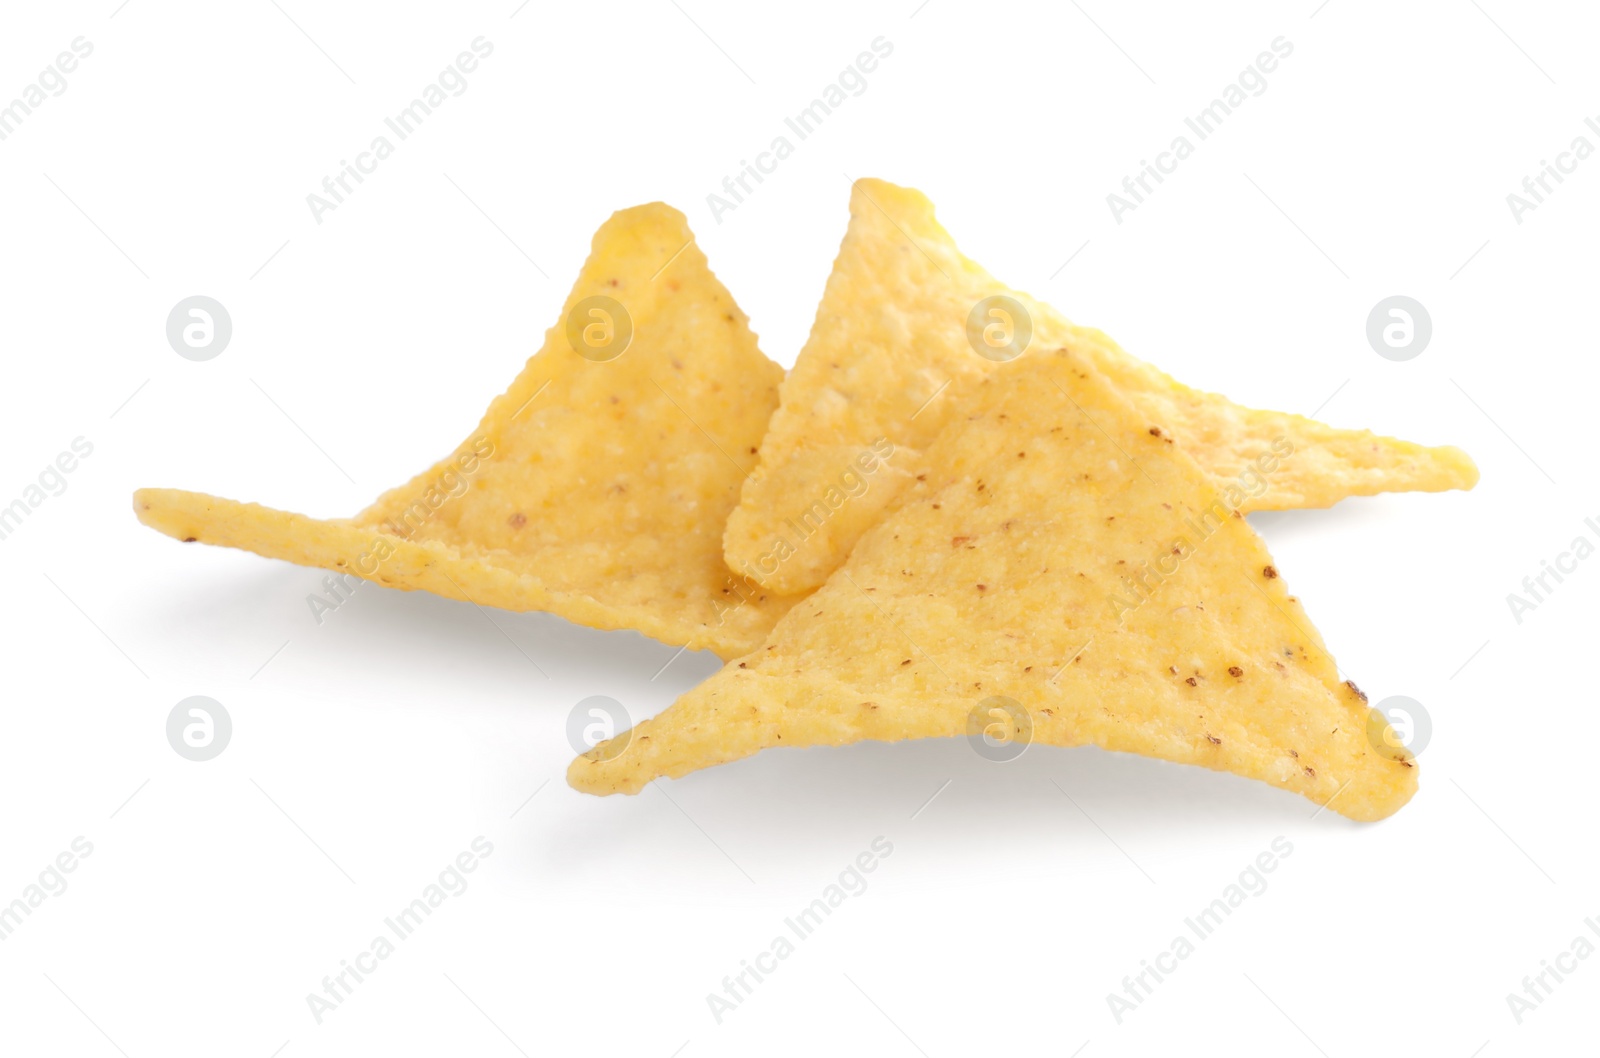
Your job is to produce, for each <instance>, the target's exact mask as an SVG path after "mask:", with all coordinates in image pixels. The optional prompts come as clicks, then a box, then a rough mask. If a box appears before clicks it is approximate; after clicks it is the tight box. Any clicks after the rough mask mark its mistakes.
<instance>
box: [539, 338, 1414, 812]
mask: <svg viewBox="0 0 1600 1058" xmlns="http://www.w3.org/2000/svg"><path fill="white" fill-rule="evenodd" d="M958 414H959V416H960V420H959V421H957V422H955V423H953V424H952V425H951V427H950V428H949V429H948V430H947V431H946V432H945V433H944V434H942V435H941V436H940V437H939V438H938V439H937V440H936V441H935V442H934V443H933V445H932V446H931V448H930V449H929V451H928V453H927V458H926V460H925V466H926V468H927V469H926V471H925V475H926V480H925V481H922V482H919V483H918V484H917V486H916V487H915V488H914V489H912V490H911V492H910V494H909V495H908V496H907V498H906V502H905V503H904V504H903V505H902V506H901V507H900V509H899V510H897V511H896V512H895V513H893V514H891V515H889V516H888V517H887V518H886V519H885V520H884V521H883V522H881V523H880V524H879V525H877V526H875V527H874V528H872V529H871V530H869V531H868V532H867V534H866V535H865V536H863V537H862V539H861V542H860V543H859V544H858V545H857V547H856V549H855V551H854V552H853V553H852V554H851V556H850V558H849V560H848V561H847V562H846V563H845V564H844V565H843V566H842V567H840V569H839V570H838V571H836V572H835V573H834V575H833V576H832V577H831V578H829V580H828V582H827V584H826V585H824V586H823V587H822V589H821V590H819V591H818V592H817V593H816V594H814V595H812V596H811V597H810V598H809V599H807V600H806V601H805V602H804V603H803V604H802V605H800V606H798V607H796V608H795V609H794V610H793V611H792V612H790V613H789V614H788V615H787V616H786V617H784V618H783V620H781V621H780V622H779V623H778V625H777V627H776V628H775V629H774V630H773V632H772V634H771V636H769V637H768V639H767V642H766V644H765V645H764V646H763V647H762V648H761V649H758V650H756V651H753V652H752V653H751V654H749V655H748V656H746V657H745V658H743V659H740V660H738V661H737V662H732V663H730V664H729V665H728V666H727V667H726V668H724V669H723V670H722V671H721V672H719V673H718V674H717V675H715V676H713V677H712V678H711V679H709V680H708V681H706V682H705V683H703V684H701V685H700V686H699V687H696V688H695V689H694V690H692V691H690V692H688V693H687V694H685V695H684V696H683V697H681V698H679V699H678V701H677V702H676V703H674V704H673V705H672V706H670V707H669V708H668V709H667V710H666V711H665V712H663V713H662V714H660V715H659V716H657V717H655V718H654V719H652V720H647V721H645V722H644V723H641V724H639V725H638V726H637V727H635V728H634V729H633V730H632V731H631V732H627V733H625V734H623V735H619V736H618V737H617V738H616V739H613V740H611V741H610V742H606V743H602V744H601V745H599V746H597V747H596V748H595V749H594V750H592V751H590V752H589V753H588V754H585V755H584V756H581V757H579V758H578V759H576V760H575V761H574V762H573V763H572V766H571V767H570V768H569V770H568V773H567V777H568V781H569V782H570V783H571V784H572V785H573V786H574V787H576V788H577V789H579V790H583V791H587V792H590V793H617V792H623V793H633V792H636V791H638V790H640V789H641V788H642V787H643V786H644V785H645V784H646V783H648V782H650V781H651V780H653V779H656V778H658V777H662V776H680V775H683V774H685V773H687V772H691V771H694V770H696V769H699V768H704V767H707V766H710V765H713V764H720V763H724V762H727V761H732V760H737V759H739V758H741V757H746V756H749V755H751V754H753V753H755V752H757V751H759V750H762V749H767V748H769V747H773V746H811V745H838V744H841V743H848V742H855V741H858V740H862V739H880V740H897V739H906V738H931V737H941V736H956V735H962V734H969V735H970V734H971V733H972V732H973V731H975V730H980V731H981V730H988V729H990V728H992V726H993V725H994V724H995V723H996V722H1000V723H1002V724H1003V725H1004V726H1005V727H1006V728H1007V729H1008V730H1010V731H1011V732H1024V733H1026V732H1027V731H1028V730H1030V729H1031V741H1032V742H1038V743H1045V744H1050V745H1060V746H1076V745H1084V744H1093V745H1098V746H1101V747H1104V748H1106V749H1111V750H1121V751H1126V752H1132V753H1139V754H1144V755H1147V756H1152V757H1159V758H1163V759H1165V760H1170V761H1177V762H1181V763H1185V764H1199V765H1202V766H1204V767H1208V768H1214V769H1218V770H1222V771H1231V772H1235V773H1237V774H1240V775H1245V776H1249V777H1251V778H1255V779H1261V780H1263V781H1265V782H1269V783H1271V784H1273V785H1275V786H1280V787H1283V788H1285V789H1288V790H1292V791H1294V792H1295V793H1299V794H1302V795H1304V796H1306V797H1308V798H1310V799H1312V800H1314V801H1316V802H1317V803H1318V804H1330V802H1331V807H1332V808H1333V809H1334V810H1335V811H1338V812H1341V813H1343V814H1345V815H1347V816H1349V817H1351V818H1353V819H1363V820H1365V819H1379V818H1382V817H1384V816H1387V815H1389V814H1390V813H1392V812H1394V811H1395V810H1397V809H1398V808H1400V807H1401V806H1402V805H1404V804H1405V803H1406V801H1407V800H1409V799H1410V797H1411V795H1412V793H1413V792H1414V791H1415V789H1416V785H1417V773H1416V770H1415V764H1414V762H1413V761H1412V760H1411V758H1410V755H1409V753H1407V752H1406V751H1405V750H1404V749H1403V748H1393V747H1398V746H1399V745H1400V743H1399V742H1398V740H1394V739H1393V734H1392V732H1391V731H1390V729H1389V727H1388V725H1387V724H1386V723H1384V721H1383V719H1382V716H1381V714H1377V713H1375V712H1374V711H1372V710H1370V709H1369V708H1368V707H1367V704H1366V697H1365V696H1364V695H1363V694H1362V693H1361V692H1360V691H1359V690H1357V689H1356V687H1355V685H1354V684H1351V683H1346V682H1343V681H1341V679H1340V677H1339V674H1338V672H1337V669H1336V668H1335V665H1334V661H1333V659H1332V658H1331V657H1330V656H1329V655H1328V653H1327V651H1326V649H1325V648H1324V647H1323V645H1322V640H1321V638H1320V637H1319V636H1318V635H1317V633H1316V632H1315V631H1314V630H1313V629H1312V627H1311V624H1310V622H1309V621H1308V620H1307V619H1306V615H1305V613H1304V612H1303V611H1302V609H1301V607H1300V604H1299V603H1298V602H1297V601H1296V600H1295V599H1294V598H1293V597H1292V596H1290V595H1289V594H1288V592H1287V590H1286V588H1285V586H1284V581H1283V579H1282V578H1280V577H1279V576H1278V573H1277V570H1276V569H1275V568H1274V567H1273V564H1272V557H1271V555H1269V554H1268V553H1267V549H1266V546H1265V545H1264V544H1263V543H1262V541H1261V539H1260V537H1258V536H1257V535H1256V534H1255V532H1254V531H1253V530H1252V529H1251V528H1250V526H1249V524H1248V523H1247V522H1246V521H1245V520H1244V519H1243V518H1242V517H1236V516H1235V515H1234V512H1233V511H1231V510H1229V509H1228V508H1227V506H1226V504H1225V503H1224V502H1223V501H1222V500H1221V499H1219V498H1218V495H1217V489H1216V486H1215V485H1214V484H1213V482H1212V481H1211V479H1210V478H1209V477H1208V476H1207V475H1206V474H1205V473H1204V472H1203V471H1202V470H1201V469H1200V468H1199V466H1198V465H1197V464H1196V463H1195V462H1194V460H1193V459H1192V458H1191V457H1190V456H1189V455H1187V454H1186V453H1185V452H1184V451H1183V449H1182V448H1181V447H1180V446H1176V445H1172V444H1168V443H1167V442H1166V439H1165V438H1162V437H1159V436H1156V435H1154V434H1153V433H1152V432H1151V430H1150V429H1149V428H1148V427H1147V426H1146V424H1145V416H1144V414H1143V413H1142V412H1141V411H1139V410H1136V409H1135V408H1134V407H1133V405H1132V403H1131V402H1130V401H1129V400H1127V399H1126V398H1125V397H1124V396H1123V395H1122V394H1121V393H1120V392H1119V391H1118V390H1117V389H1116V388H1115V387H1113V386H1112V385H1111V383H1110V382H1109V381H1108V380H1107V379H1105V378H1104V377H1103V376H1102V375H1101V374H1100V373H1099V372H1098V371H1096V370H1095V369H1094V368H1093V367H1092V365H1091V364H1090V362H1089V360H1088V359H1087V358H1083V357H1080V356H1078V355H1077V354H1074V353H1071V352H1068V351H1059V352H1057V351H1050V352H1045V353H1041V354H1040V355H1039V356H1037V357H1030V358H1027V359H1025V360H1023V361H1020V362H1018V363H1017V364H1014V365H1011V366H1010V367H1008V368H1003V369H1001V370H1000V371H998V372H995V373H992V374H991V375H989V376H987V377H986V378H985V379H984V380H982V381H981V382H978V383H975V384H974V386H973V387H972V390H971V392H970V393H969V397H968V399H967V400H965V401H963V403H962V405H961V408H960V411H959V413H958ZM1380 747H1381V748H1380Z"/></svg>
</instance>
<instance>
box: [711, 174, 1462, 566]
mask: <svg viewBox="0 0 1600 1058" xmlns="http://www.w3.org/2000/svg"><path fill="white" fill-rule="evenodd" d="M1061 347H1066V348H1073V349H1077V350H1079V351H1081V352H1082V353H1083V354H1084V355H1086V356H1087V357H1089V358H1090V360H1091V361H1092V362H1093V363H1095V364H1096V365H1097V366H1098V367H1099V368H1100V369H1101V370H1102V371H1103V372H1105V374H1106V375H1107V376H1108V377H1109V378H1110V379H1111V380H1112V381H1113V382H1114V383H1115V384H1116V385H1117V386H1119V387H1120V388H1122V390H1123V391H1124V392H1125V393H1126V394H1127V395H1128V397H1129V398H1130V399H1131V400H1132V401H1133V403H1134V406H1135V407H1136V408H1137V409H1138V410H1139V412H1140V413H1141V415H1142V416H1143V417H1144V419H1145V420H1146V423H1147V425H1149V426H1154V427H1159V428H1160V429H1161V430H1163V432H1164V433H1165V434H1166V435H1167V436H1169V437H1172V438H1175V439H1176V440H1177V441H1178V443H1180V444H1182V445H1184V446H1185V447H1186V448H1187V449H1188V450H1189V452H1190V453H1191V454H1192V455H1193V456H1194V457H1195V458H1196V459H1197V460H1198V461H1199V462H1200V465H1201V466H1202V467H1204V468H1205V469H1206V470H1208V471H1210V472H1211V473H1213V474H1214V475H1216V476H1217V477H1218V478H1219V479H1221V480H1228V481H1231V480H1233V479H1235V478H1236V477H1238V476H1240V475H1241V474H1242V473H1244V472H1245V471H1246V469H1247V468H1248V467H1250V466H1251V465H1252V464H1253V463H1254V462H1255V461H1256V460H1257V459H1258V458H1259V457H1261V456H1262V455H1263V454H1264V453H1266V452H1269V451H1273V450H1274V443H1275V442H1276V443H1278V445H1279V448H1280V449H1281V447H1282V445H1284V444H1287V445H1288V446H1290V448H1291V449H1292V451H1293V458H1289V459H1285V460H1284V462H1283V466H1282V467H1281V469H1280V470H1279V472H1278V473H1277V474H1275V475H1274V476H1273V478H1272V480H1271V482H1270V487H1269V488H1266V490H1265V491H1264V492H1259V493H1255V494H1253V495H1250V496H1248V497H1247V502H1246V503H1245V504H1244V509H1245V510H1246V511H1250V510H1270V509H1281V508H1289V507H1325V506H1329V505H1331V504H1333V503H1337V502H1338V501H1339V500H1340V499H1343V498H1344V497H1346V496H1353V495H1367V494H1371V493H1376V492H1384V491H1391V490H1407V489H1415V490H1423V491H1439V490H1442V489H1450V488H1470V487H1471V486H1472V485H1473V483H1475V482H1476V481H1477V477H1478V472H1477V469H1476V468H1475V467H1474V466H1473V465H1472V461H1471V460H1470V459H1468V458H1467V456H1466V455H1465V454H1464V453H1463V452H1461V451H1459V450H1458V449H1455V448H1424V447H1422V446H1420V445H1415V444H1410V443H1408V442H1405V441H1396V440H1393V439H1391V438H1386V437H1379V436H1377V435H1375V434H1372V433H1369V432H1367V431H1365V430H1338V429H1334V428H1332V427H1329V426H1325V425H1323V424H1322V423H1319V422H1314V421H1312V420H1310V419H1306V418H1302V417H1301V416H1298V415H1286V414H1282V413H1279V412H1270V411H1256V410H1253V409H1250V408H1244V407H1241V406H1239V405H1237V404H1234V403H1232V402H1231V401H1229V400H1227V399H1226V398H1225V397H1221V396H1217V395H1216V394H1211V393H1202V392H1200V391H1197V390H1192V389H1189V388H1188V387H1186V386H1183V385H1181V384H1179V383H1177V382H1175V381H1173V380H1172V379H1171V378H1169V377H1167V376H1166V375H1164V374H1162V373H1161V372H1160V371H1158V370H1157V369H1155V368H1154V367H1151V366H1150V365H1148V364H1145V363H1142V362H1141V361H1139V360H1136V359H1134V358H1133V357H1131V356H1128V355H1127V354H1126V353H1124V352H1122V350H1120V349H1118V348H1117V347H1116V345H1115V344H1114V343H1112V342H1111V341H1110V340H1109V339H1107V338H1106V337H1105V336H1104V335H1102V334H1100V333H1099V332H1097V331H1090V330H1087V329H1083V328H1077V327H1073V326H1072V325H1071V324H1069V323H1067V322H1066V321H1065V320H1064V319H1063V318H1062V317H1061V316H1060V314H1059V313H1057V312H1055V311H1054V310H1053V309H1051V308H1049V307H1048V306H1046V305H1044V304H1042V303H1040V302H1036V301H1034V300H1033V299H1031V298H1029V297H1028V296H1027V295H1025V294H1022V293H1019V292H1017V291H1014V290H1010V289H1008V288H1006V287H1005V286H1004V285H1003V284H1001V283H1000V282H999V281H997V280H996V279H994V278H993V277H992V276H990V275H989V274H988V273H987V272H985V271H984V270H983V269H982V268H981V267H979V266H978V265H977V264H975V263H974V262H972V261H970V260H968V259H967V258H966V257H964V256H963V255H962V254H961V251H960V250H958V249H957V248H956V245H955V243H954V241H953V240H952V239H951V238H950V235H949V233H948V232H946V231H945V230H944V229H943V228H942V227H941V226H940V225H939V223H938V221H936V220H935V219H934V215H933V206H932V204H931V203H930V202H929V201H928V200H927V198H925V197H924V196H923V195H922V194H921V193H919V192H917V191H912V190H908V189H906V188H901V187H896V186H895V185H893V184H887V183H884V182H882V181H878V180H861V181H857V183H856V185H855V190H854V193H853V194H852V196H851V200H850V227H849V230H848V232H847V233H846V235H845V239H844V245H843V246H842V248H841V249H840V251H839V257H838V260H837V261H836V262H835V264H834V268H833V273H832V275H830V276H829V278H828V285H827V289H826V292H825V293H824V295H823V299H822V304H821V306H820V307H819V308H818V310H817V317H816V321H815V323H814V324H813V326H812V330H811V337H810V339H809V340H808V341H807V343H806V346H805V348H804V349H802V350H801V352H800V356H799V358H798V359H797V361H796V362H795V366H794V369H793V371H791V372H790V374H789V377H788V378H787V379H786V380H785V381H784V383H783V386H782V389H781V390H780V396H781V405H780V407H779V409H778V412H777V414H776V415H774V416H773V418H772V423H771V427H770V429H769V431H768V433H767V435H766V437H765V438H764V439H763V441H762V443H761V453H760V455H761V460H760V464H759V466H758V467H757V469H756V470H755V471H754V472H753V473H752V474H751V476H750V478H749V479H748V480H747V481H746V483H745V486H744V493H743V498H742V500H741V502H740V504H739V507H738V509H737V510H736V511H735V512H734V514H733V517H732V518H731V519H730V520H729V522H728V529H727V535H726V537H725V541H724V543H725V546H726V549H727V557H728V563H729V565H730V566H732V567H733V568H734V569H735V570H738V571H740V572H742V573H744V574H746V575H748V576H750V577H752V578H754V579H755V580H757V581H758V582H760V583H762V584H765V585H767V586H768V587H770V588H773V589H774V590H777V591H780V592H801V591H805V590H808V589H810V588H814V587H816V586H817V585H818V584H820V583H822V581H823V580H824V579H825V578H826V577H827V575H828V573H829V572H830V571H832V570H833V569H834V568H835V567H836V566H838V565H839V564H840V563H841V562H842V561H843V560H844V558H845V556H846V555H848V554H849V553H850V548H851V547H852V546H854V544H855V541H856V540H857V539H858V538H859V537H860V535H861V534H862V533H863V532H864V531H865V530H866V529H867V528H868V527H869V526H871V525H872V524H874V523H875V522H876V521H877V520H878V519H879V518H880V517H881V516H882V515H883V513H884V512H885V511H886V510H889V509H891V508H892V507H893V505H894V504H895V502H896V497H897V496H898V495H899V494H900V492H901V491H902V490H903V489H904V488H905V486H906V483H907V482H909V481H911V480H913V479H914V478H915V477H916V475H917V474H919V473H921V468H922V461H921V455H922V450H923V449H924V448H925V447H926V446H927V445H928V443H929V442H930V441H931V440H932V439H933V438H934V437H936V436H938V434H939V432H940V430H941V429H942V428H943V427H944V425H945V423H946V422H947V421H948V416H949V414H950V409H951V408H952V407H953V406H954V404H955V398H956V397H958V395H959V394H960V393H961V391H962V390H964V389H965V388H967V387H969V386H971V385H972V384H973V383H975V382H976V381H977V380H978V379H980V378H982V377H984V376H985V375H987V374H988V373H989V372H990V371H992V370H993V369H994V368H995V366H996V364H997V363H999V362H1003V361H1005V360H1007V359H1011V358H1014V357H1016V356H1019V355H1025V350H1032V351H1033V352H1035V353H1036V352H1038V351H1039V350H1046V349H1054V348H1061ZM980 349H981V350H982V353H981V355H980V353H979V352H978V350H980ZM874 444H877V445H878V447H879V448H881V449H885V450H888V451H890V452H892V455H890V456H889V458H888V460H887V463H886V465H880V466H878V467H877V468H876V469H875V470H874V471H873V472H872V473H868V474H859V475H858V474H854V472H853V471H852V464H853V462H854V461H855V459H856V458H857V457H858V455H859V454H860V453H861V452H862V451H863V450H865V449H867V448H869V447H871V446H873V445H874ZM856 479H859V480H856ZM1254 488H1255V486H1254V484H1253V483H1247V491H1249V490H1253V489H1254Z"/></svg>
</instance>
